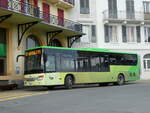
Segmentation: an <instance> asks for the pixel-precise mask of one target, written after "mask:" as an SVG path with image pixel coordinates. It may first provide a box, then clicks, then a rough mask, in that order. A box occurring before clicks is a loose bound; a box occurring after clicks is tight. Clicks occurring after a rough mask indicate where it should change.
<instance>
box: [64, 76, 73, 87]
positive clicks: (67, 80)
mask: <svg viewBox="0 0 150 113" xmlns="http://www.w3.org/2000/svg"><path fill="white" fill-rule="evenodd" d="M72 86H73V78H72V76H67V77H66V78H65V88H66V89H72Z"/></svg>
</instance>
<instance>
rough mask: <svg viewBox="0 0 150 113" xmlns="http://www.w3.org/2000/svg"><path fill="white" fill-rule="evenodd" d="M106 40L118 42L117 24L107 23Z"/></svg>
mask: <svg viewBox="0 0 150 113" xmlns="http://www.w3.org/2000/svg"><path fill="white" fill-rule="evenodd" d="M104 28H105V42H107V43H108V42H118V37H117V26H114V25H105V26H104Z"/></svg>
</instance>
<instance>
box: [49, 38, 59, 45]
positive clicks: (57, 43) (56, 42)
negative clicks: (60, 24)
mask: <svg viewBox="0 0 150 113" xmlns="http://www.w3.org/2000/svg"><path fill="white" fill-rule="evenodd" d="M49 45H50V46H54V47H62V45H61V43H60V41H59V40H57V39H54V40H53V41H51V43H50V44H49Z"/></svg>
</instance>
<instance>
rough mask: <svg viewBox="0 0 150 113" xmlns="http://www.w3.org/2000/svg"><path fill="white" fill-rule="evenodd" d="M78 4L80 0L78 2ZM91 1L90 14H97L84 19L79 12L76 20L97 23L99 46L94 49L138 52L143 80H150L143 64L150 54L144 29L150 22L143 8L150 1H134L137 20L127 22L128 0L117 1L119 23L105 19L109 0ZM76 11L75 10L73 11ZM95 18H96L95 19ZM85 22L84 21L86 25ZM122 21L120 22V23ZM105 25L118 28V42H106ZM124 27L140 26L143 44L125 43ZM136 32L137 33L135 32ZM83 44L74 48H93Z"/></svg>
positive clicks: (148, 72) (149, 73)
mask: <svg viewBox="0 0 150 113" xmlns="http://www.w3.org/2000/svg"><path fill="white" fill-rule="evenodd" d="M77 1H78V3H79V1H80V0H77ZM89 1H90V12H92V11H94V12H96V13H92V14H93V15H92V16H88V15H86V16H85V17H86V18H84V17H83V16H82V15H81V14H80V11H78V14H79V17H78V18H76V19H77V20H78V21H80V20H85V21H87V22H93V23H96V28H97V32H96V33H97V44H96V46H94V47H97V48H106V49H111V50H115V51H128V52H136V53H138V54H139V55H140V61H141V79H150V70H145V69H144V64H143V60H144V59H143V57H144V55H146V54H150V51H149V50H150V46H149V43H145V36H144V27H145V26H150V23H149V22H148V21H150V19H149V20H146V21H145V20H144V7H143V1H148V2H150V0H134V9H135V20H132V21H131V20H129V21H128V20H126V19H125V18H124V19H123V17H125V15H126V0H117V10H118V15H119V13H120V17H119V16H118V18H120V20H119V19H118V20H117V21H116V20H115V21H114V20H113V21H110V20H107V19H106V20H105V18H104V13H105V12H107V11H108V0H94V2H93V0H89ZM76 7H77V8H78V10H80V4H78V6H76ZM72 10H74V9H72ZM78 14H77V13H76V14H75V13H74V16H75V15H78ZM93 17H94V18H93ZM108 19H109V18H108ZM85 21H82V23H84V22H85ZM119 21H120V22H119ZM104 25H115V26H116V27H117V38H118V42H109V43H106V42H105V32H104ZM122 25H125V26H140V29H141V31H140V34H141V42H140V43H137V42H127V43H124V42H123V39H122ZM135 32H136V31H135ZM80 43H82V44H78V42H77V43H76V44H74V45H76V46H74V47H83V46H85V47H93V46H91V44H92V43H88V44H87V43H84V42H80Z"/></svg>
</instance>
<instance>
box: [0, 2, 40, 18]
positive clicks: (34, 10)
mask: <svg viewBox="0 0 150 113" xmlns="http://www.w3.org/2000/svg"><path fill="white" fill-rule="evenodd" d="M0 8H3V9H7V10H11V11H14V12H18V13H23V14H25V15H29V16H34V17H39V12H40V11H39V7H35V6H33V5H31V4H28V3H24V2H20V1H19V0H8V1H7V0H0Z"/></svg>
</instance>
